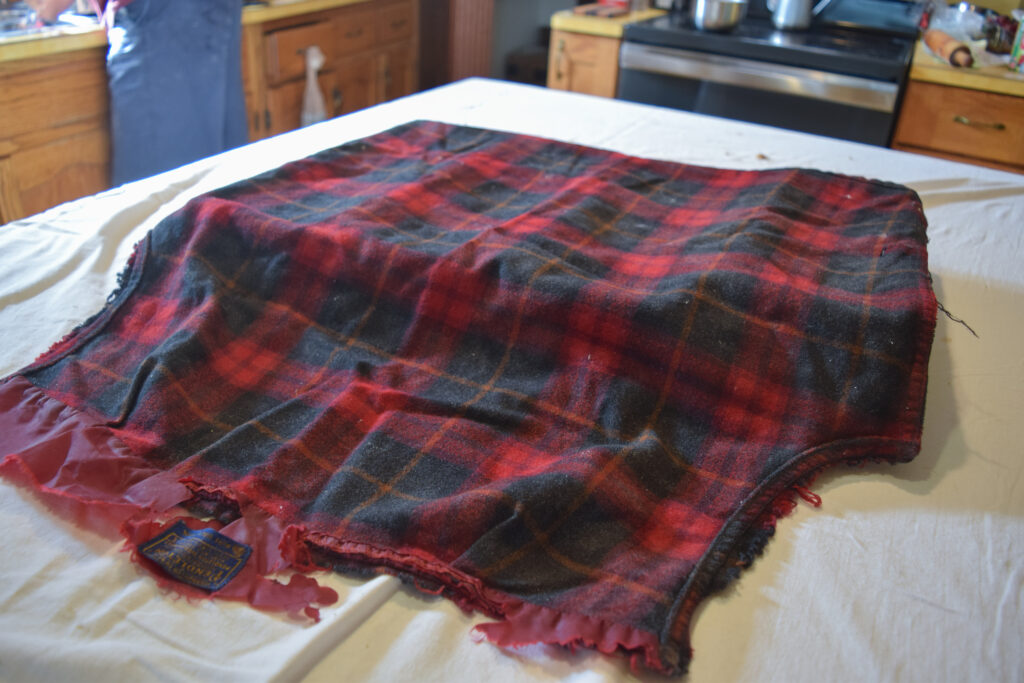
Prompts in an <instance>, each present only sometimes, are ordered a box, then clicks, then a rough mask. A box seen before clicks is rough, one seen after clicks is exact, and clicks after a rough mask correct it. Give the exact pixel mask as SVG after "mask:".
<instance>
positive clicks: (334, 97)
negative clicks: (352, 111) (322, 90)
mask: <svg viewBox="0 0 1024 683" xmlns="http://www.w3.org/2000/svg"><path fill="white" fill-rule="evenodd" d="M331 103H332V104H333V105H334V113H335V114H340V113H341V107H342V105H343V104H344V103H345V95H344V94H343V93H342V92H341V88H335V89H334V90H332V91H331Z"/></svg>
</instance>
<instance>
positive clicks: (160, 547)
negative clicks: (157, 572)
mask: <svg viewBox="0 0 1024 683" xmlns="http://www.w3.org/2000/svg"><path fill="white" fill-rule="evenodd" d="M139 552H140V553H142V555H143V556H144V557H147V558H149V559H150V560H152V561H153V562H156V563H157V564H158V565H160V567H161V568H162V569H163V570H164V571H166V572H167V573H168V574H170V575H171V576H173V577H174V578H176V579H177V580H179V581H181V582H182V583H187V584H189V585H190V586H195V587H197V588H202V589H204V590H208V591H217V590H220V589H221V588H223V587H224V586H226V585H227V583H228V581H230V580H231V579H232V578H234V576H235V574H237V573H238V572H239V571H240V570H241V569H242V567H243V566H245V562H246V560H248V559H249V555H251V554H252V548H250V547H249V546H247V545H245V544H244V543H239V542H238V541H233V540H231V539H230V538H228V537H227V536H224V535H223V534H219V533H217V532H216V531H214V530H213V529H197V530H195V531H193V530H192V529H189V528H188V527H187V526H186V525H185V523H184V522H182V521H181V520H179V521H178V522H177V523H176V524H175V525H174V526H172V527H171V528H169V529H166V530H165V531H163V532H162V533H160V534H159V535H157V536H154V537H153V538H151V539H149V540H148V541H146V542H145V543H144V544H142V545H140V546H139Z"/></svg>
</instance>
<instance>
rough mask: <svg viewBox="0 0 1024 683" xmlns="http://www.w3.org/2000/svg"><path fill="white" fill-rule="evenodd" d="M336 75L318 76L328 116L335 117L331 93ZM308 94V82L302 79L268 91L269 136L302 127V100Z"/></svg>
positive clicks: (322, 74)
mask: <svg viewBox="0 0 1024 683" xmlns="http://www.w3.org/2000/svg"><path fill="white" fill-rule="evenodd" d="M334 78H335V74H334V73H333V72H323V71H321V72H320V74H318V77H317V82H318V83H319V84H320V94H321V95H323V97H324V104H325V105H326V106H327V116H328V118H330V117H331V116H334V114H335V112H334V111H332V102H331V97H330V93H331V91H332V89H333V87H334ZM305 92H306V81H305V79H300V80H297V81H291V82H289V83H283V84H281V85H278V86H275V87H273V88H268V89H267V114H266V117H267V120H266V121H265V123H266V134H267V136H271V135H277V134H278V133H284V132H286V131H289V130H293V129H295V128H298V127H299V126H300V125H302V99H303V96H304V94H305Z"/></svg>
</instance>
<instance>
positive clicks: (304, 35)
mask: <svg viewBox="0 0 1024 683" xmlns="http://www.w3.org/2000/svg"><path fill="white" fill-rule="evenodd" d="M334 38H335V36H334V31H333V26H332V24H331V23H330V22H328V21H320V22H317V23H313V24H304V25H302V26H293V27H291V28H284V29H280V30H277V31H273V32H271V33H268V34H267V36H266V40H265V42H264V45H265V48H266V68H267V80H268V81H269V82H270V84H272V85H273V84H276V83H281V82H282V81H287V80H289V79H292V78H298V77H300V76H303V75H305V73H306V55H305V50H306V48H308V47H310V46H311V45H316V46H317V47H319V48H320V50H322V51H323V53H324V56H325V57H326V61H327V64H330V63H331V61H332V60H333V57H334V54H335V42H334Z"/></svg>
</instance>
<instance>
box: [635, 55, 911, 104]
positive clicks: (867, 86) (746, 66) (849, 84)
mask: <svg viewBox="0 0 1024 683" xmlns="http://www.w3.org/2000/svg"><path fill="white" fill-rule="evenodd" d="M619 68H620V69H632V70H635V71H646V72H648V73H657V74H664V75H667V76H676V77H679V78H688V79H690V80H695V81H710V82H713V83H722V84H725V85H735V86H739V87H744V88H756V89H758V90H768V91H771V92H777V93H784V94H787V95H797V96H800V97H811V98H814V99H818V100H827V101H830V102H837V103H840V104H845V105H849V106H854V107H860V108H862V109H873V110H876V111H881V112H887V113H891V112H893V111H895V110H896V95H897V93H898V92H899V88H898V87H897V85H896V84H895V83H889V82H888V81H876V80H872V79H870V78H861V77H859V76H847V75H845V74H836V73H830V72H828V71H817V70H814V69H804V68H801V67H795V66H786V65H783V64H772V63H770V62H757V61H753V60H749V59H740V58H737V57H726V56H723V55H713V54H708V53H704V52H694V51H691V50H680V49H677V48H666V47H656V46H653V45H643V44H640V43H630V42H624V43H623V44H622V49H621V50H620V51H619Z"/></svg>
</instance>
